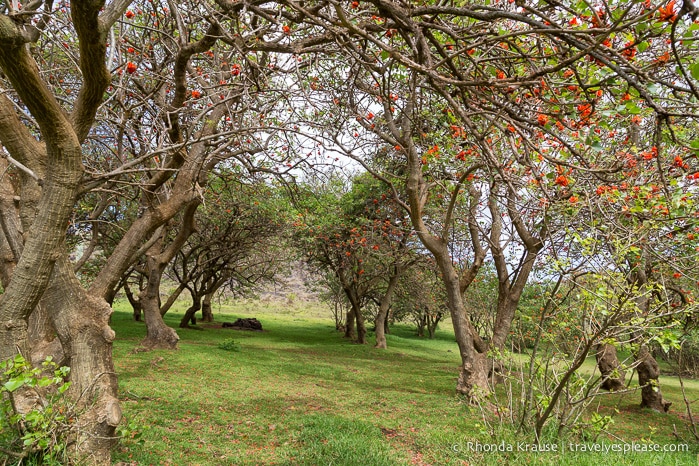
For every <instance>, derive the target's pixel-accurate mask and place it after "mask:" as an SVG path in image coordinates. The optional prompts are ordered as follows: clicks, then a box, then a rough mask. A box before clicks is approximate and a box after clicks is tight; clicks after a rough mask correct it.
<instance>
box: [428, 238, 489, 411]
mask: <svg viewBox="0 0 699 466" xmlns="http://www.w3.org/2000/svg"><path fill="white" fill-rule="evenodd" d="M444 250H445V252H447V251H446V247H445V248H444ZM435 258H436V259H437V265H438V266H439V268H440V271H441V272H442V278H443V281H444V284H445V285H446V288H447V304H448V306H449V312H450V313H451V320H452V324H453V326H454V336H455V337H456V343H457V345H458V346H459V354H460V355H461V361H462V364H461V369H460V372H459V378H458V381H457V383H456V391H457V392H458V393H461V394H462V395H465V396H466V397H467V398H468V399H469V401H472V402H474V401H477V400H479V399H482V398H483V397H484V396H486V395H488V394H489V393H490V387H489V385H488V373H489V364H488V358H487V353H485V352H483V353H480V352H478V351H477V350H476V346H475V343H476V341H477V340H476V338H477V334H476V333H475V329H473V326H472V325H471V323H470V321H469V319H468V317H467V316H466V311H465V309H464V303H463V300H462V294H461V287H460V283H459V276H458V275H457V273H456V271H455V270H454V266H453V265H452V262H451V258H450V256H449V254H448V253H447V254H440V255H439V257H435Z"/></svg>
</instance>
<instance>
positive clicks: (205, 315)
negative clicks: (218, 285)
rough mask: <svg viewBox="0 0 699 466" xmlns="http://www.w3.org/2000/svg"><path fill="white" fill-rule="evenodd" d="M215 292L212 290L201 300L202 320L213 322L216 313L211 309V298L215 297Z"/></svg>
mask: <svg viewBox="0 0 699 466" xmlns="http://www.w3.org/2000/svg"><path fill="white" fill-rule="evenodd" d="M214 293H216V292H215V291H214V292H211V293H209V294H207V295H206V296H204V300H203V301H202V302H201V320H202V321H204V322H213V321H214V313H213V312H212V310H211V300H212V299H213V297H214Z"/></svg>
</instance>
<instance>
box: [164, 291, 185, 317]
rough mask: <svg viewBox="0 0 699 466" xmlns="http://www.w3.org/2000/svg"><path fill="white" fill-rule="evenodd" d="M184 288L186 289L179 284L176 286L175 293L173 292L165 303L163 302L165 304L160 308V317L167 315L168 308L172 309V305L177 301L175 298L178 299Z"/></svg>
mask: <svg viewBox="0 0 699 466" xmlns="http://www.w3.org/2000/svg"><path fill="white" fill-rule="evenodd" d="M185 288H186V287H185V285H183V284H180V285H178V286H177V288H176V289H175V291H173V292H172V294H171V295H170V296H169V297H168V298H167V301H165V304H163V305H162V306H160V315H161V316H164V315H165V314H167V311H169V310H170V308H171V307H172V305H173V304H175V301H177V298H179V297H180V295H181V294H182V292H183V291H184V290H185Z"/></svg>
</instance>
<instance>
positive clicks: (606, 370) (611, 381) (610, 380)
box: [596, 343, 626, 392]
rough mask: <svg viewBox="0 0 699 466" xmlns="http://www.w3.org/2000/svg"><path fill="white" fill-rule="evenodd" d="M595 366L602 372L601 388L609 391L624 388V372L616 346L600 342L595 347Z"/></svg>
mask: <svg viewBox="0 0 699 466" xmlns="http://www.w3.org/2000/svg"><path fill="white" fill-rule="evenodd" d="M596 351H597V353H596V358H597V367H598V368H599V371H600V374H602V388H603V389H605V390H609V391H612V392H614V391H617V390H623V389H624V380H625V378H626V373H625V372H624V370H623V369H622V367H621V364H620V363H619V358H618V356H617V352H616V346H614V345H612V344H610V343H601V344H599V345H597V348H596Z"/></svg>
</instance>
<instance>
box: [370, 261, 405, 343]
mask: <svg viewBox="0 0 699 466" xmlns="http://www.w3.org/2000/svg"><path fill="white" fill-rule="evenodd" d="M399 278H400V270H399V269H398V268H397V267H394V269H393V273H392V274H391V277H390V278H389V279H388V286H387V287H386V291H385V293H384V294H383V296H382V297H381V302H380V303H379V312H378V313H377V314H376V319H375V320H374V325H375V327H376V344H375V345H374V348H380V349H386V346H387V345H386V333H388V332H387V330H386V322H387V321H388V310H389V309H391V302H392V301H393V293H394V291H395V289H396V286H397V285H398V279H399Z"/></svg>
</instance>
